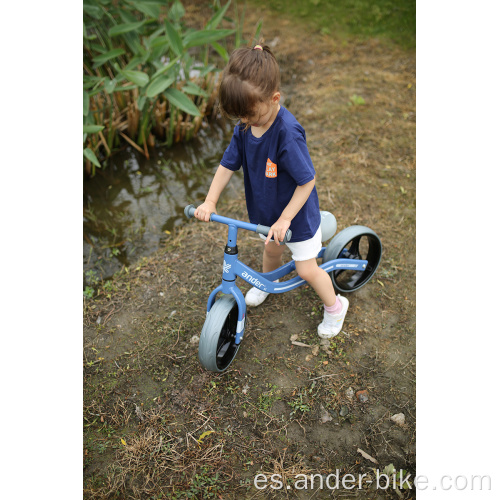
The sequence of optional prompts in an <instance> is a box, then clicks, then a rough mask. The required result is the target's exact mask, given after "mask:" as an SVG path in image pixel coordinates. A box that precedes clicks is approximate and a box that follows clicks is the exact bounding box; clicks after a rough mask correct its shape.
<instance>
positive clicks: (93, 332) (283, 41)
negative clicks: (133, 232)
mask: <svg viewBox="0 0 500 500" xmlns="http://www.w3.org/2000/svg"><path fill="white" fill-rule="evenodd" d="M257 14H259V15H261V16H263V18H264V29H263V32H262V34H263V36H264V38H265V40H266V42H267V43H271V45H273V47H274V51H275V53H276V55H277V57H278V59H279V62H280V64H281V67H282V70H283V76H282V80H283V94H284V102H285V105H286V106H287V107H288V108H289V109H290V111H291V112H292V113H294V114H295V115H296V117H297V118H298V120H299V121H300V122H301V123H302V125H303V126H304V128H305V130H306V133H307V140H308V145H309V149H310V153H311V157H312V159H313V162H314V165H315V168H316V171H317V178H316V179H317V184H316V185H317V189H318V194H319V198H320V206H321V209H322V210H328V211H331V212H332V213H334V214H335V216H336V217H337V221H338V224H339V230H340V229H343V228H344V227H347V226H350V225H353V224H361V225H365V226H368V227H370V228H372V229H373V230H374V231H375V232H376V233H377V234H378V235H379V237H380V239H381V241H382V244H383V249H384V253H383V257H382V262H381V264H380V267H379V269H378V271H377V273H376V275H375V277H374V278H373V279H372V280H371V281H370V282H369V283H368V284H367V285H366V286H365V287H364V288H362V289H361V290H359V291H358V292H356V293H354V294H351V295H350V296H349V300H350V308H349V312H348V315H347V318H346V320H345V323H344V328H343V331H342V333H341V334H340V335H339V336H338V337H336V338H335V339H333V340H332V342H331V343H330V344H329V345H327V346H322V345H321V344H320V339H319V338H318V336H317V333H316V329H317V325H318V323H319V322H320V321H321V303H320V300H319V299H318V297H317V296H316V294H315V293H314V291H313V290H312V289H311V288H309V287H301V288H298V289H296V290H294V291H292V292H288V293H286V294H282V295H276V296H273V295H271V296H269V298H268V300H267V301H266V302H265V303H264V304H263V305H262V306H260V307H259V308H255V309H250V310H248V313H247V325H246V330H245V339H244V342H243V345H242V347H241V349H240V352H239V353H238V355H237V358H236V360H235V361H234V362H233V364H232V365H231V367H230V369H229V370H228V371H227V372H226V373H224V374H214V373H210V372H207V371H205V370H204V369H203V368H202V367H201V365H200V363H199V361H198V356H197V349H198V344H197V336H199V335H200V332H201V329H202V326H203V322H204V320H205V307H206V306H205V305H206V300H207V298H208V295H209V293H210V291H211V290H212V289H213V288H214V287H215V286H217V285H218V284H219V282H220V279H221V268H222V260H223V248H224V244H225V232H224V227H223V226H220V225H216V224H203V223H201V222H198V221H194V220H193V221H190V222H188V223H187V224H186V225H185V226H184V227H183V228H182V229H180V230H178V231H177V232H176V233H175V234H172V235H171V239H170V240H169V241H168V243H167V244H166V246H165V248H162V249H161V250H160V251H158V252H157V253H156V254H155V255H153V256H151V257H148V258H143V259H142V260H140V261H139V262H137V264H136V265H135V266H133V267H131V268H129V269H128V270H124V271H123V272H122V273H121V274H120V275H119V276H117V277H116V279H114V280H113V281H112V287H109V286H108V288H107V290H106V292H103V293H101V294H100V295H99V296H97V297H96V298H94V299H92V300H85V302H84V328H83V330H84V331H83V335H84V350H83V351H84V359H83V367H84V422H83V424H84V427H83V428H84V450H83V462H84V469H83V474H84V496H85V498H89V499H90V498H96V499H104V498H116V499H121V498H127V499H151V500H153V499H160V498H182V499H183V498H203V499H205V498H222V499H232V498H237V499H240V498H248V499H250V498H273V497H276V498H315V499H322V498H332V496H335V497H338V498H414V497H415V491H414V490H413V489H412V490H401V491H400V490H399V489H398V490H395V489H393V488H388V489H387V490H382V489H376V488H375V477H376V472H375V469H378V470H379V471H381V472H382V471H383V469H384V468H386V467H387V466H390V464H393V466H394V468H395V469H396V470H397V471H399V470H400V469H404V470H405V471H406V473H409V474H411V475H412V476H413V474H414V473H415V467H416V457H415V424H416V422H415V413H416V401H415V392H416V391H415V383H416V380H415V379H416V373H415V370H416V368H415V363H416V360H415V350H416V349H415V342H416V340H415V280H416V277H415V276H416V275H415V231H416V229H415V54H414V52H413V51H411V52H408V51H402V50H401V49H398V48H397V47H395V46H393V45H388V44H387V43H384V42H382V41H378V40H369V41H354V40H351V41H347V42H345V41H344V42H342V41H339V40H335V39H334V38H333V37H332V36H330V37H324V36H322V35H320V34H318V33H315V32H314V31H312V30H310V29H309V28H308V27H307V26H298V25H297V23H296V22H294V23H292V22H291V21H289V20H287V19H284V18H276V17H273V16H272V15H271V14H270V13H268V12H265V11H263V12H259V13H255V12H254V13H253V14H252V13H251V12H247V17H246V25H247V27H248V29H247V32H248V33H247V35H248V34H251V33H252V32H253V28H254V24H252V23H253V22H254V21H255V22H256V21H257V17H256V15H257ZM252 15H253V16H255V19H252V18H251V16H252ZM297 31H300V32H301V36H300V39H298V38H297ZM355 96H360V97H362V98H363V99H364V102H365V103H364V104H360V101H359V100H358V99H357V98H356V97H355ZM241 194H242V196H241V197H240V198H238V199H236V200H234V199H233V200H227V199H224V200H223V201H222V202H221V203H220V204H219V206H218V211H219V213H220V214H223V215H227V216H230V217H234V218H243V219H245V220H246V209H245V202H244V199H243V193H241ZM191 201H192V200H186V204H188V203H189V202H191ZM201 201H202V200H198V202H201ZM238 247H239V250H240V258H241V260H242V261H243V262H245V263H247V264H248V265H250V266H251V267H253V268H255V269H258V270H260V266H261V255H262V243H261V241H260V240H259V238H258V237H257V236H256V235H255V234H250V233H248V232H246V231H240V233H239V241H238ZM285 255H287V256H288V257H289V255H290V254H289V253H287V254H285ZM240 285H241V288H242V290H243V291H246V290H247V289H248V288H249V286H248V285H246V283H243V282H240ZM294 335H295V336H297V337H296V339H297V340H298V341H300V342H302V343H304V344H307V345H308V346H311V347H301V346H297V345H293V344H292V343H291V340H290V338H291V337H292V336H294ZM315 346H318V347H319V349H318V348H316V349H315V348H314V347H315ZM361 390H364V391H367V396H368V399H367V401H362V400H360V398H359V397H358V396H359V395H357V393H358V391H361ZM400 413H402V414H404V417H405V422H404V423H403V424H401V425H398V424H396V423H394V422H393V421H391V416H393V415H395V414H400ZM360 450H361V451H360ZM361 452H363V453H361ZM367 457H370V458H371V459H370V458H367ZM374 461H376V462H377V463H375V462H374ZM336 471H337V472H338V476H339V477H340V479H342V478H343V477H346V474H352V475H353V476H354V477H355V478H356V483H355V484H356V487H355V488H354V489H346V488H342V487H340V489H337V490H329V489H328V488H327V487H326V486H324V487H323V488H322V489H321V488H320V487H319V476H318V477H317V478H316V481H315V483H314V486H313V487H310V488H308V489H307V490H298V489H295V488H294V487H293V484H294V480H295V477H296V475H297V474H307V475H310V474H318V475H323V477H324V478H326V476H328V475H329V474H335V473H336ZM386 471H387V469H386ZM259 473H262V474H264V475H265V477H267V484H268V485H274V486H278V483H276V482H274V483H273V482H272V480H271V475H272V474H280V478H281V481H282V482H283V487H282V488H281V489H272V488H270V487H268V488H266V489H264V490H259V489H257V488H256V487H255V486H254V482H253V481H254V477H255V476H256V475H257V474H259ZM363 474H364V476H362V475H363ZM360 477H361V478H362V479H360V481H359V484H358V478H360ZM260 484H264V483H260ZM333 484H334V480H333V479H332V480H331V481H330V485H333ZM344 484H346V483H344ZM347 484H348V485H349V484H352V483H347ZM287 485H288V486H291V487H290V488H287ZM359 486H361V487H359Z"/></svg>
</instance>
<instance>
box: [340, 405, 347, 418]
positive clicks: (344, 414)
mask: <svg viewBox="0 0 500 500" xmlns="http://www.w3.org/2000/svg"><path fill="white" fill-rule="evenodd" d="M347 415H349V408H347V406H342V408H340V416H341V417H347Z"/></svg>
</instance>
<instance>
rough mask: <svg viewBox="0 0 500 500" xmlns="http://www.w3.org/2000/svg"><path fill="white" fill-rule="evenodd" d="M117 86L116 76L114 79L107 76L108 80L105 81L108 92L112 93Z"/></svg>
mask: <svg viewBox="0 0 500 500" xmlns="http://www.w3.org/2000/svg"><path fill="white" fill-rule="evenodd" d="M115 87H116V80H115V79H114V78H113V80H110V79H109V78H106V80H105V81H104V90H105V91H106V92H107V93H108V94H112V93H113V90H115Z"/></svg>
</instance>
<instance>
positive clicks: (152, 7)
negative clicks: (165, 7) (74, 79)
mask: <svg viewBox="0 0 500 500" xmlns="http://www.w3.org/2000/svg"><path fill="white" fill-rule="evenodd" d="M129 1H130V3H131V4H132V5H133V6H134V7H135V8H136V9H137V10H138V11H140V12H142V13H143V14H146V16H149V17H154V18H155V19H158V18H159V17H160V6H159V4H158V3H156V2H142V1H140V2H138V1H132V0H129Z"/></svg>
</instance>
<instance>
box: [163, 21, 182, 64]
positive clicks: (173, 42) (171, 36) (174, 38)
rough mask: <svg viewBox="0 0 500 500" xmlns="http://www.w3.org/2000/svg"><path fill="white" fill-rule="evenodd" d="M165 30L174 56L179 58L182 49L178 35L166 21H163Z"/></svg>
mask: <svg viewBox="0 0 500 500" xmlns="http://www.w3.org/2000/svg"><path fill="white" fill-rule="evenodd" d="M165 29H166V33H167V37H168V41H169V42H170V46H171V47H172V50H173V51H174V52H175V55H177V56H180V55H181V54H182V49H183V47H182V40H181V37H180V36H179V33H177V31H176V29H175V28H174V27H173V26H172V25H171V24H170V23H169V22H168V21H165Z"/></svg>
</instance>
